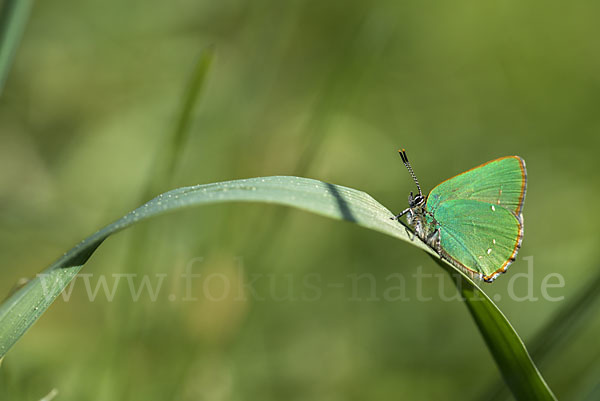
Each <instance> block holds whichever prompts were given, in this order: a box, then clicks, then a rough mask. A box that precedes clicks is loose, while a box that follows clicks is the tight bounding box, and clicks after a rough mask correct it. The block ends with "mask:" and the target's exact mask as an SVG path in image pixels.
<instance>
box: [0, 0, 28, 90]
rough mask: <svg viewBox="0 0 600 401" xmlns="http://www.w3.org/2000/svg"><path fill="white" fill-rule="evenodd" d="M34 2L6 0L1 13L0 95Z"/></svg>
mask: <svg viewBox="0 0 600 401" xmlns="http://www.w3.org/2000/svg"><path fill="white" fill-rule="evenodd" d="M32 5H33V0H5V1H4V4H3V5H2V11H0V95H1V94H2V92H3V90H4V84H5V82H6V78H7V77H8V73H9V71H10V67H11V65H12V62H13V58H14V56H15V53H16V51H17V47H19V42H20V41H21V35H22V34H23V31H24V30H25V25H26V24H27V20H28V18H29V12H30V11H31V6H32Z"/></svg>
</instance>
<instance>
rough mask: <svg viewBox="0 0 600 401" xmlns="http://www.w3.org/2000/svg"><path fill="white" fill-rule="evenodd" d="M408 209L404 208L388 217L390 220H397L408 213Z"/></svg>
mask: <svg viewBox="0 0 600 401" xmlns="http://www.w3.org/2000/svg"><path fill="white" fill-rule="evenodd" d="M409 211H410V208H409V207H407V208H406V209H404V210H403V211H402V212H400V214H397V215H395V216H393V217H390V219H391V220H398V219H400V217H402V216H404V215H405V214H406V213H408V212H409Z"/></svg>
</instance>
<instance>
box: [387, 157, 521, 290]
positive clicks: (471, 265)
mask: <svg viewBox="0 0 600 401" xmlns="http://www.w3.org/2000/svg"><path fill="white" fill-rule="evenodd" d="M399 153H400V156H401V157H402V162H404V165H405V166H406V168H407V169H408V172H409V173H410V175H411V177H412V178H413V180H414V181H415V184H417V189H418V191H419V193H418V194H416V195H413V193H412V192H411V193H410V195H409V196H408V208H406V209H405V210H403V211H402V213H400V214H398V215H397V216H394V217H392V219H396V220H398V219H399V218H400V217H402V216H403V215H406V220H407V222H408V224H409V225H411V226H412V227H413V229H414V232H415V233H416V235H417V236H418V237H419V238H420V239H421V240H423V241H424V242H426V243H427V244H428V245H429V246H430V247H432V248H433V249H434V250H435V251H436V252H437V253H438V254H439V255H440V256H441V257H442V258H444V259H446V260H447V261H449V262H450V263H452V264H453V265H454V266H456V267H458V268H459V269H462V270H463V271H465V272H466V273H468V274H470V275H471V277H477V278H479V279H482V280H484V281H487V282H492V281H493V280H494V279H495V278H496V277H498V276H499V275H500V274H501V273H504V272H506V270H507V269H508V266H509V265H510V264H511V263H512V262H514V260H515V256H516V255H517V251H518V250H519V248H520V247H521V240H522V239H523V214H522V211H523V202H524V201H525V190H526V187H527V171H526V169H525V161H524V160H523V159H521V158H520V157H519V156H506V157H501V158H499V159H495V160H492V161H489V162H487V163H484V164H482V165H481V166H477V167H475V168H472V169H471V170H468V171H465V172H464V173H461V174H459V175H457V176H454V177H452V178H449V179H447V180H446V181H443V182H442V183H440V184H438V185H437V186H436V187H435V188H433V189H432V190H431V192H429V195H427V197H425V196H423V193H422V192H421V186H420V185H419V181H418V180H417V177H416V176H415V173H414V171H413V169H412V166H411V165H410V162H409V161H408V158H407V156H406V152H405V151H404V149H402V150H400V151H399Z"/></svg>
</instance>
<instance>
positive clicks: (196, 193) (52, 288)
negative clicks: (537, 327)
mask: <svg viewBox="0 0 600 401" xmlns="http://www.w3.org/2000/svg"><path fill="white" fill-rule="evenodd" d="M233 201H238V202H240V201H241V202H265V203H273V204H280V205H286V206H292V207H296V208H299V209H303V210H306V211H309V212H313V213H316V214H319V215H323V216H326V217H330V218H333V219H337V220H346V221H350V222H353V223H355V224H358V225H360V226H363V227H366V228H370V229H372V230H375V231H379V232H381V233H384V234H387V235H391V236H393V237H396V238H399V239H401V240H404V241H406V242H409V243H411V244H413V245H414V246H417V247H419V248H421V249H422V250H424V251H425V252H427V253H429V254H430V255H431V256H432V257H433V258H434V259H435V260H436V261H437V263H439V264H440V266H442V267H443V268H444V269H446V270H447V271H449V272H452V273H453V274H454V275H455V277H457V280H458V281H457V285H458V287H459V291H461V293H462V294H463V296H464V297H465V298H466V302H467V305H468V307H469V310H470V311H471V314H472V315H473V317H474V319H475V322H476V323H477V326H478V327H479V329H480V330H481V332H482V335H483V336H484V338H485V340H486V343H487V344H488V347H490V350H491V352H492V355H494V358H495V360H496V362H497V363H498V367H499V368H500V370H501V372H502V374H503V376H504V377H505V379H506V381H507V384H508V385H509V387H510V388H511V390H512V392H513V394H514V395H515V397H516V398H517V399H519V400H525V399H527V400H532V399H536V400H552V399H554V397H553V395H552V392H551V391H550V389H549V388H548V386H547V385H546V383H545V382H544V379H543V378H542V376H541V375H540V373H539V372H538V371H537V368H536V367H535V365H534V364H533V362H532V361H531V358H530V357H529V354H528V353H527V350H526V348H525V346H524V345H523V342H522V341H521V339H520V338H519V336H518V335H517V333H516V332H515V331H514V329H513V328H512V326H511V325H510V323H509V322H508V321H507V320H506V318H505V317H504V315H503V314H502V313H501V312H500V310H499V309H498V308H497V307H496V305H495V304H494V303H493V302H492V301H491V300H490V299H489V298H488V297H487V296H486V295H485V294H484V293H483V292H482V291H481V290H480V289H479V287H478V286H477V285H476V284H475V283H474V282H473V281H472V280H471V279H470V278H469V277H467V276H466V275H464V274H463V273H462V272H459V271H457V270H455V269H454V267H452V266H451V265H450V264H448V263H446V262H445V261H442V260H440V259H439V258H438V256H437V254H436V253H435V252H434V251H433V250H431V249H430V248H429V247H428V246H427V245H425V244H424V243H422V242H421V241H419V240H418V239H417V238H416V237H415V236H413V235H411V234H410V233H409V231H408V230H407V229H406V227H404V226H402V225H400V224H398V223H397V222H396V221H393V220H390V217H391V216H392V213H391V212H390V211H389V210H388V209H386V208H385V207H384V206H383V205H381V204H380V203H378V202H377V201H376V200H374V199H373V198H372V197H371V196H370V195H368V194H366V193H364V192H362V191H358V190H356V189H352V188H347V187H342V186H339V185H333V184H328V183H325V182H322V181H317V180H312V179H308V178H299V177H264V178H251V179H247V180H236V181H228V182H221V183H215V184H206V185H197V186H193V187H184V188H179V189H175V190H173V191H170V192H166V193H164V194H162V195H159V196H158V197H156V198H154V199H152V200H151V201H149V202H147V203H146V204H144V205H142V206H140V207H139V208H137V209H135V210H133V211H132V212H130V213H129V214H127V215H125V216H124V217H122V218H121V219H119V220H117V221H115V222H114V223H112V224H110V225H108V226H106V227H105V228H103V229H101V230H100V231H98V232H96V233H95V234H93V235H91V236H90V237H88V238H86V239H85V240H83V241H82V242H81V243H79V244H78V245H77V246H75V247H74V248H73V249H71V250H70V251H69V252H67V253H65V254H64V255H63V256H62V257H61V258H60V259H58V260H57V261H56V262H55V263H53V264H52V265H51V266H50V267H48V268H47V269H46V270H44V271H43V272H42V273H41V274H39V275H38V276H37V277H35V278H33V279H32V280H30V281H29V282H28V283H27V284H26V285H25V286H24V287H23V288H21V289H19V290H18V291H17V292H15V293H14V294H13V295H12V296H10V297H9V298H8V299H7V300H6V301H5V302H4V303H3V304H2V305H0V358H1V357H3V356H4V355H5V354H6V352H7V351H8V350H9V349H10V347H12V346H13V345H14V344H15V343H16V342H17V340H18V339H19V338H20V337H21V336H22V335H23V334H24V333H25V332H26V331H27V329H28V328H29V327H30V326H31V325H32V324H33V323H34V322H35V321H36V320H37V319H38V318H39V317H40V315H41V314H42V313H44V311H45V310H46V309H47V308H48V307H49V306H50V304H51V303H52V302H53V301H54V299H55V298H56V297H57V296H58V295H59V294H60V293H61V292H62V290H63V289H64V288H65V287H66V285H67V284H68V283H69V282H70V281H71V279H72V278H73V277H74V276H75V275H76V274H77V273H78V272H79V270H81V268H82V267H83V265H84V264H85V262H86V261H87V260H88V259H89V257H90V256H91V255H92V253H93V252H94V251H95V250H96V249H97V248H98V246H99V245H100V244H101V243H102V242H103V241H104V240H105V239H106V238H107V237H109V236H110V235H112V234H114V233H116V232H118V231H121V230H123V229H125V228H127V227H129V226H131V225H133V224H135V223H137V222H139V221H142V220H146V219H149V218H151V217H153V216H156V215H160V214H164V213H167V212H170V211H174V210H178V209H181V208H185V207H191V206H196V205H201V204H210V203H223V202H233Z"/></svg>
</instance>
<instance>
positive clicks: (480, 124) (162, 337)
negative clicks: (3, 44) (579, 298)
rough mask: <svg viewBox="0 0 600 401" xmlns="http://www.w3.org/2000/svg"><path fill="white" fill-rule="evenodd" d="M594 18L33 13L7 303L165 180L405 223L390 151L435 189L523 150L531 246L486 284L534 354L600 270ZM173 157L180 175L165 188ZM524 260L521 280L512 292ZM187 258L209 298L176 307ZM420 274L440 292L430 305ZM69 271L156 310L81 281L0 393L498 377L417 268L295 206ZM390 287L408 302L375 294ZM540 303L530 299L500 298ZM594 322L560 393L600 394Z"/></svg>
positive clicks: (181, 3)
mask: <svg viewBox="0 0 600 401" xmlns="http://www.w3.org/2000/svg"><path fill="white" fill-rule="evenodd" d="M599 12H600V3H595V2H590V1H575V2H570V3H564V2H558V1H550V2H542V1H533V2H520V1H515V0H509V1H504V2H492V3H488V2H475V1H458V2H446V1H431V2H399V1H379V2H363V1H297V0H285V1H282V0H254V1H243V0H222V1H189V0H175V1H171V2H165V1H148V0H145V1H140V0H129V1H116V0H102V1H100V0H89V1H85V2H82V1H76V0H55V1H51V2H49V1H45V2H44V1H40V2H37V3H36V4H35V5H34V8H33V10H32V14H31V17H30V20H29V23H28V25H27V28H26V31H25V34H24V36H23V39H22V43H21V46H20V47H19V49H18V52H17V54H16V58H15V60H14V64H13V68H12V70H11V72H10V75H9V76H8V81H7V85H6V87H5V90H4V93H3V94H2V97H1V98H0V136H1V137H0V143H1V145H0V294H7V293H8V292H9V291H10V289H11V288H12V287H13V285H14V284H15V283H16V282H17V281H18V280H19V278H21V277H27V276H33V275H35V274H36V273H38V272H39V271H41V270H42V269H43V268H44V267H45V266H47V265H48V264H50V263H51V262H52V261H53V260H54V259H56V258H57V257H58V256H59V255H61V254H62V253H63V252H65V251H66V250H67V249H69V248H71V247H72V246H73V245H74V244H75V243H76V242H78V241H80V240H81V239H82V238H84V237H86V236H87V235H88V234H90V233H91V232H93V231H95V230H96V229H98V228H100V227H102V226H104V225H105V224H108V223H109V222H111V221H113V220H115V219H116V218H118V217H120V216H121V215H123V214H124V213H126V212H128V211H129V210H131V209H133V208H134V207H137V206H138V205H139V204H141V203H142V202H143V201H146V200H148V199H149V198H150V197H152V196H154V195H156V194H158V193H159V192H163V191H165V190H168V189H171V188H174V187H178V186H185V185H193V184H200V183H209V182H216V181H223V180H229V179H237V178H246V177H253V176H266V175H300V176H306V177H311V178H316V179H320V180H324V181H327V182H332V183H336V184H341V185H345V186H349V187H353V188H357V189H361V190H364V191H366V192H368V193H369V194H371V195H372V196H373V197H374V198H375V199H377V200H378V201H379V202H381V203H382V204H384V205H385V206H387V207H388V208H389V209H390V210H392V211H394V212H398V211H400V210H401V209H403V208H404V207H406V197H407V195H408V192H409V191H412V190H414V185H413V184H412V182H411V180H410V176H409V175H408V173H407V172H406V170H405V168H404V166H403V165H402V163H401V161H400V158H399V157H398V155H397V153H396V150H397V149H398V148H400V147H404V148H406V149H407V151H408V153H409V156H410V158H411V161H412V163H413V167H414V169H415V172H416V174H417V176H418V177H419V179H420V181H421V186H422V187H423V188H424V189H426V190H429V189H431V188H432V187H433V186H434V185H436V184H437V183H438V182H440V181H442V180H444V179H446V178H448V177H450V176H452V175H455V174H457V173H460V172H462V171H464V170H466V169H469V168H472V167H474V166H476V165H479V164H481V163H483V162H486V161H488V160H491V159H493V158H496V157H500V156H504V155H511V154H518V155H520V156H522V157H523V158H524V159H525V160H526V162H527V168H528V174H529V181H528V193H527V198H526V202H525V209H524V216H525V223H526V228H525V237H524V241H523V247H522V249H521V251H520V253H519V256H518V259H517V262H516V263H515V264H514V265H513V266H512V267H511V269H510V271H509V272H508V274H507V275H504V276H502V277H500V278H499V279H498V280H497V281H496V282H495V283H494V284H493V285H488V284H483V286H484V289H485V290H487V292H488V294H490V296H492V297H493V299H495V300H497V304H498V305H499V307H500V308H501V309H502V310H503V311H504V313H505V314H506V315H507V317H508V318H509V319H510V321H511V322H512V324H513V325H514V326H515V328H516V330H517V332H519V333H520V335H521V336H522V337H523V339H524V341H525V343H526V344H527V345H528V346H530V345H533V344H531V341H533V339H534V338H535V336H536V335H537V334H538V333H539V332H540V330H543V328H544V327H545V324H546V323H547V322H548V321H549V319H551V318H552V316H553V315H554V314H555V313H557V312H558V311H559V310H560V308H561V307H563V306H564V305H565V304H566V303H568V302H569V300H571V299H573V297H575V296H576V294H577V293H578V292H579V291H580V290H581V288H582V287H583V286H585V284H586V283H588V282H590V280H591V279H592V278H593V277H595V276H596V275H597V274H598V270H599V269H600V266H599V264H598V261H597V260H596V259H594V255H595V254H597V251H598V243H599V242H600V235H599V234H598V231H597V226H598V220H599V217H600V214H599V212H598V209H597V208H596V204H597V202H596V199H597V198H598V196H600V188H599V185H598V171H599V170H600V158H599V157H598V150H599V148H600V147H599V145H600V135H599V134H598V131H599V130H600V113H599V112H598V110H599V105H600V76H599V73H598V72H599V71H600V52H599V51H598V38H599V37H600V27H599V25H598V23H597V16H598V13H599ZM211 46H212V48H213V49H214V57H213V60H212V63H211V65H210V68H209V70H208V73H207V76H206V80H205V82H204V85H203V89H202V92H201V93H200V100H199V103H198V105H197V107H195V108H194V113H193V118H192V120H191V124H190V126H189V131H188V136H187V137H186V138H185V140H184V142H183V147H182V150H181V151H176V152H173V151H171V150H170V149H172V147H171V144H172V137H173V132H174V130H175V129H176V126H177V121H178V118H179V115H180V113H181V109H182V104H183V103H184V97H185V93H186V90H187V89H186V88H188V87H189V85H190V84H189V83H190V80H191V79H193V78H192V76H193V74H194V69H195V65H196V62H197V61H198V58H199V57H200V56H201V54H203V52H205V51H206V50H207V49H208V48H209V47H211ZM169 152H170V153H169ZM169 158H174V160H175V161H176V164H175V169H174V172H173V174H172V175H170V176H168V178H167V179H164V178H160V179H158V178H156V177H162V176H161V175H160V174H157V169H159V170H160V165H162V164H164V163H165V162H164V160H165V159H167V160H169ZM157 166H158V167H157ZM527 257H532V258H533V276H532V279H531V280H530V281H528V280H527V279H526V278H525V277H521V278H519V279H517V278H516V277H513V276H515V275H516V274H519V273H523V272H526V271H527V267H528V260H529V261H531V259H524V258H527ZM200 258H201V259H200ZM188 266H192V268H193V271H194V273H196V274H201V275H202V277H200V278H198V279H195V280H194V281H193V284H192V287H191V291H193V294H194V296H195V297H196V298H197V300H186V299H185V294H186V291H187V290H190V288H187V287H186V282H185V281H184V280H183V279H182V278H181V274H182V273H184V272H185V271H186V268H187V267H188ZM419 272H421V274H427V275H428V274H433V275H435V276H433V277H427V278H423V279H422V280H421V284H422V287H423V288H422V289H420V288H419V285H418V283H417V279H416V278H414V277H413V275H415V274H418V273H419ZM550 273H560V275H562V277H563V278H564V282H565V285H564V287H562V288H552V289H550V290H548V293H549V294H550V296H552V297H564V298H562V301H556V302H554V301H550V300H548V299H545V298H544V297H543V294H542V292H541V286H542V282H543V280H544V278H545V277H546V276H547V275H548V274H550ZM83 274H84V275H85V274H88V275H89V274H92V275H93V276H91V277H90V276H88V277H89V279H90V282H91V285H92V288H93V287H95V286H96V284H97V282H98V279H99V277H100V276H103V277H105V278H107V280H108V283H109V285H112V283H114V277H115V276H114V275H123V274H128V275H132V274H137V276H136V277H135V279H134V280H133V281H132V282H133V283H134V284H135V285H136V286H139V285H140V283H141V281H142V277H143V276H142V275H144V274H147V275H149V276H148V277H149V279H150V281H151V282H152V283H153V284H156V282H157V280H158V278H157V277H159V276H157V275H166V276H161V277H164V281H163V284H162V289H161V291H160V292H159V294H158V296H157V297H156V300H155V301H153V300H152V299H151V297H150V296H149V295H148V294H147V293H145V292H144V293H142V295H141V296H140V297H139V299H138V300H137V301H135V300H133V299H132V295H131V292H130V290H129V288H128V286H127V281H126V279H125V278H123V279H122V281H121V282H120V284H119V286H118V288H117V290H116V292H115V296H114V299H113V300H112V301H109V300H108V299H107V297H106V296H105V295H104V292H103V291H102V290H101V291H100V295H98V296H97V297H96V299H94V300H93V301H91V300H90V298H89V296H88V291H87V289H86V286H85V283H84V280H82V279H80V280H76V281H75V284H74V285H73V287H72V293H71V297H70V299H69V301H68V302H65V301H64V300H62V299H59V300H57V302H56V303H55V305H53V306H52V307H51V308H50V310H49V311H48V312H47V313H46V314H44V315H43V316H42V318H41V319H40V321H39V322H38V323H37V324H36V325H35V326H34V327H33V328H32V329H31V330H30V331H29V332H28V334H27V335H26V336H25V337H23V338H22V339H21V341H20V342H19V343H18V344H17V345H16V346H15V347H14V348H13V349H12V350H11V351H10V353H9V354H8V355H7V357H6V358H5V360H4V361H3V364H2V369H0V387H1V389H0V398H2V397H3V398H4V399H11V400H39V399H41V398H42V397H43V396H44V395H45V394H47V393H49V392H50V390H52V389H53V388H56V389H57V390H58V391H59V395H58V396H57V398H56V400H116V399H123V400H125V399H144V400H167V399H177V400H259V399H260V400H282V399H287V400H364V399H371V400H388V399H392V398H400V399H410V400H432V399H457V400H465V399H486V398H487V397H486V395H487V394H489V392H490V391H492V390H493V388H494V386H493V383H494V382H495V381H496V380H497V379H498V377H499V374H498V370H497V368H496V366H495V364H494V361H493V360H492V358H491V356H490V354H489V351H488V350H487V348H486V347H485V344H484V342H483V340H482V339H481V337H480V335H479V332H478V331H477V328H476V326H475V325H474V323H473V321H472V320H471V317H470V315H469V314H468V311H467V309H466V308H465V306H464V305H462V303H461V302H458V301H450V302H448V301H444V296H445V297H450V296H452V295H453V294H454V293H455V290H454V288H453V285H452V282H451V281H450V280H449V278H448V277H446V276H445V275H444V273H443V272H442V271H441V270H440V269H439V268H438V267H437V266H435V264H434V263H433V261H432V260H431V259H430V258H429V257H427V256H426V255H425V254H424V253H423V252H420V251H419V250H417V249H416V248H414V247H411V246H409V245H408V244H406V243H403V242H399V241H397V240H395V239H393V238H388V237H385V236H383V235H380V234H377V233H374V232H370V231H368V230H364V229H361V228H358V227H355V226H353V225H351V224H347V223H340V222H338V221H330V220H327V219H324V218H321V217H317V216H313V215H309V214H307V213H303V212H299V211H295V210H288V209H285V208H283V207H276V206H268V205H252V204H230V205H223V206H207V207H202V208H196V209H191V210H187V211H184V212H180V213H177V214H173V215H169V216H164V217H160V218H158V219H155V220H153V221H151V222H149V223H143V224H141V225H138V226H136V227H134V228H133V229H131V230H128V231H127V232H124V233H121V234H119V235H117V236H115V237H114V238H110V239H109V240H108V241H107V242H106V243H105V244H104V245H103V246H102V247H101V249H99V251H98V252H97V254H95V255H94V256H93V257H92V259H91V260H90V262H89V263H88V266H87V267H85V268H84V270H83ZM362 274H368V275H369V276H368V277H367V278H364V277H363V278H364V279H361V280H358V281H356V282H357V283H358V284H357V285H356V286H355V285H354V284H353V283H354V281H353V280H356V278H357V277H359V275H362ZM398 274H400V276H401V277H403V279H404V280H405V284H406V285H405V291H404V297H403V298H402V299H396V300H390V299H384V298H385V294H386V290H389V289H390V288H391V287H394V286H396V285H398V282H397V281H394V280H393V279H391V278H390V277H397V275H398ZM211 275H212V276H211ZM394 275H396V276H394ZM131 277H133V276H131ZM209 277H212V278H211V279H210V280H206V279H207V278H209ZM215 277H216V278H215ZM511 277H513V279H512V280H511ZM305 280H309V281H310V283H312V284H316V289H315V288H314V287H310V286H307V285H306V284H307V282H306V281H305ZM552 282H556V281H555V280H552ZM225 283H226V284H225ZM243 283H247V284H248V283H249V284H250V287H248V286H246V287H244V285H243ZM337 284H342V285H341V286H340V285H337ZM228 286H230V287H231V288H232V290H231V291H226V290H227V288H229V287H228ZM234 289H237V291H234ZM529 290H531V291H532V296H533V297H537V298H538V299H537V300H536V301H532V300H519V299H516V298H515V297H511V296H510V295H511V294H513V293H514V294H517V295H518V296H519V297H520V298H524V297H525V295H527V293H528V291H529ZM440 291H441V294H440ZM420 293H422V294H420ZM240 294H241V295H240ZM387 294H389V293H387ZM170 295H173V297H171V298H170V297H169V296H170ZM419 295H423V296H425V297H430V298H431V299H430V300H428V301H422V300H421V301H420V300H419V299H418V297H419ZM217 298H218V299H217ZM244 298H245V299H246V300H245V301H244V300H242V299H244ZM531 298H532V297H529V299H531ZM592 307H594V308H595V307H597V305H596V306H594V305H592V306H590V307H589V308H592ZM589 308H588V309H589ZM584 309H585V308H584ZM582 316H583V314H582ZM583 320H584V322H583V324H580V325H579V326H578V329H577V331H576V332H575V333H574V334H573V335H572V336H570V337H568V338H566V339H565V341H563V342H562V343H560V344H558V345H557V346H555V347H554V348H553V349H551V350H547V351H548V352H549V355H548V357H547V358H546V359H545V360H544V361H542V363H540V365H539V367H540V369H541V371H542V373H543V374H544V376H545V378H546V379H547V381H548V382H549V384H550V386H551V388H552V389H553V390H554V392H555V393H556V395H557V396H558V397H559V398H560V399H567V400H569V399H582V398H584V397H586V396H590V397H592V396H593V394H596V395H597V394H598V391H599V387H598V385H599V380H598V377H600V349H599V348H598V340H597V338H598V333H599V332H600V331H599V330H600V319H599V318H598V314H597V313H591V314H589V313H588V314H587V315H586V317H585V319H583ZM594 389H595V390H594ZM594 391H595V393H594ZM590 394H592V395H590Z"/></svg>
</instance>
